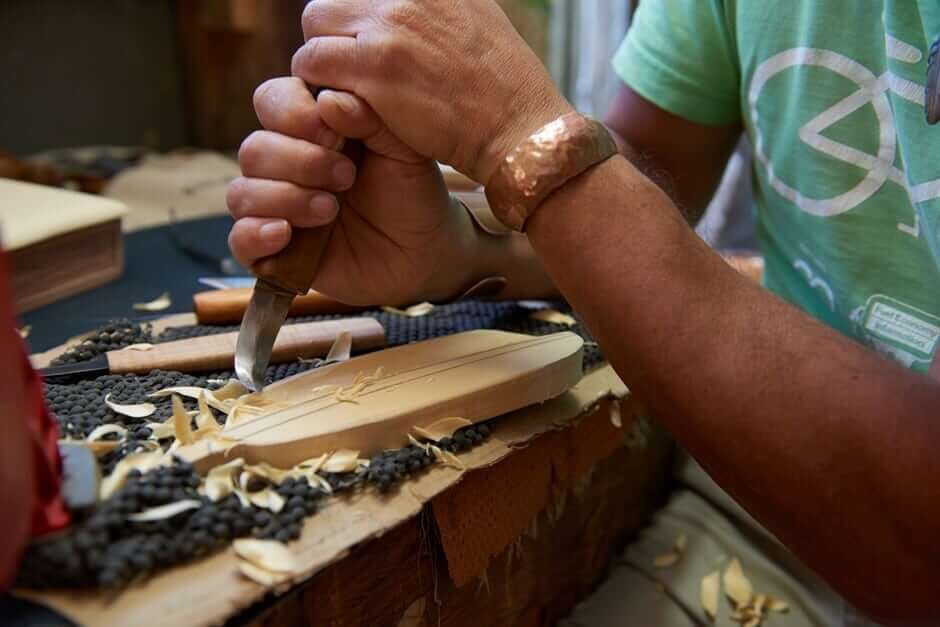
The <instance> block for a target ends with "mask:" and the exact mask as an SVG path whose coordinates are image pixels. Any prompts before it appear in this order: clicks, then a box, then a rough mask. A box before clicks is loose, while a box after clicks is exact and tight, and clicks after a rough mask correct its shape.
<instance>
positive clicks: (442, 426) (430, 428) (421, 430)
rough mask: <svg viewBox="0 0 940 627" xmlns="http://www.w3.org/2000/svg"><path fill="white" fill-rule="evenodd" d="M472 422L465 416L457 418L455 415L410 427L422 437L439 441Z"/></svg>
mask: <svg viewBox="0 0 940 627" xmlns="http://www.w3.org/2000/svg"><path fill="white" fill-rule="evenodd" d="M472 424H473V423H472V422H470V421H469V420H467V419H466V418H458V417H456V416H455V417H452V418H441V419H440V420H436V421H434V422H432V423H431V424H429V425H427V426H425V427H412V428H411V430H412V431H414V432H415V433H417V434H418V435H420V436H421V437H422V438H425V439H428V440H433V441H435V442H440V441H441V440H443V439H444V438H449V437H450V436H452V435H454V433H455V432H456V431H458V430H459V429H463V428H464V427H469V426H470V425H472Z"/></svg>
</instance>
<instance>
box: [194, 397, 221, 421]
mask: <svg viewBox="0 0 940 627" xmlns="http://www.w3.org/2000/svg"><path fill="white" fill-rule="evenodd" d="M197 402H198V403H199V413H197V414H196V427H197V428H199V429H202V428H203V427H205V426H206V425H209V424H211V425H215V426H216V427H218V423H217V422H216V421H215V415H214V414H213V413H212V410H211V409H209V402H208V401H207V400H206V393H205V392H203V393H202V394H200V395H199V400H198V401H197Z"/></svg>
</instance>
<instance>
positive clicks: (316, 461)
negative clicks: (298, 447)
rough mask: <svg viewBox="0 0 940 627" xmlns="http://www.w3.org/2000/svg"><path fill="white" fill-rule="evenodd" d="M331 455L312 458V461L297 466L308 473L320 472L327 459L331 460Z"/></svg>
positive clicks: (308, 460)
mask: <svg viewBox="0 0 940 627" xmlns="http://www.w3.org/2000/svg"><path fill="white" fill-rule="evenodd" d="M329 456H330V454H329V453H324V454H323V455H320V456H319V457H311V458H310V459H305V460H304V461H302V462H300V463H299V464H297V467H298V468H302V469H304V470H306V471H308V472H319V470H320V469H321V468H322V467H323V464H324V463H326V460H327V458H329Z"/></svg>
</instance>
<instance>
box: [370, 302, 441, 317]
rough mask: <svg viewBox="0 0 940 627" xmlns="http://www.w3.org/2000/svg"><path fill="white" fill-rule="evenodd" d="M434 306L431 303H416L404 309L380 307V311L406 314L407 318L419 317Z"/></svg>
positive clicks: (430, 310)
mask: <svg viewBox="0 0 940 627" xmlns="http://www.w3.org/2000/svg"><path fill="white" fill-rule="evenodd" d="M434 309H435V307H434V305H433V304H431V303H427V302H424V303H418V304H417V305H412V306H411V307H408V308H406V309H399V308H398V307H382V311H384V312H385V313H392V314H397V315H399V316H408V317H409V318H420V317H422V316H426V315H428V314H430V313H431V312H432V311H434Z"/></svg>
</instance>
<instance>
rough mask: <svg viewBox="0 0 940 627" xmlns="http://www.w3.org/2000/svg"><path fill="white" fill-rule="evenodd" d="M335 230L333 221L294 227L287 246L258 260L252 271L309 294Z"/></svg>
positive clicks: (291, 290)
mask: <svg viewBox="0 0 940 627" xmlns="http://www.w3.org/2000/svg"><path fill="white" fill-rule="evenodd" d="M332 232H333V224H332V223H330V224H329V225H327V226H319V227H316V228H312V229H298V228H294V229H292V231H291V238H290V243H288V244H287V248H285V249H284V250H282V251H281V252H279V253H278V254H276V255H272V256H270V257H265V258H264V259H261V260H259V261H256V262H255V264H254V266H252V271H253V272H254V274H255V276H256V277H258V278H259V279H263V280H264V281H267V282H268V283H271V284H273V285H275V286H277V287H279V288H281V289H283V290H287V291H289V292H293V293H294V294H306V293H307V292H308V291H309V290H310V286H311V285H312V284H313V279H314V277H316V276H317V270H318V269H319V268H320V260H321V259H322V258H323V253H324V251H325V250H326V245H327V243H328V242H329V241H330V235H331V234H332Z"/></svg>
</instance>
